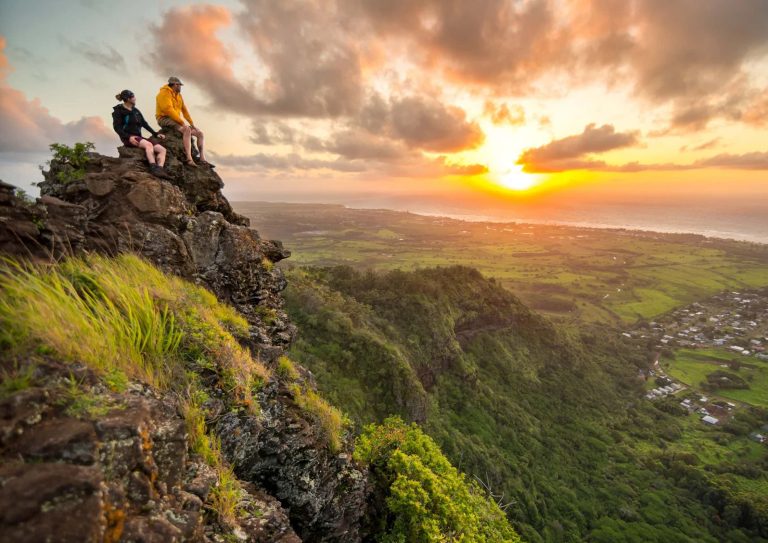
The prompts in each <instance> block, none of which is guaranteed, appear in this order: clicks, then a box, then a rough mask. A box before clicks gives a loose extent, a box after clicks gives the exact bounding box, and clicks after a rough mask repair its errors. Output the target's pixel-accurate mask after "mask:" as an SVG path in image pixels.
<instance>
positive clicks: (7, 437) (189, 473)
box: [0, 361, 299, 543]
mask: <svg viewBox="0 0 768 543" xmlns="http://www.w3.org/2000/svg"><path fill="white" fill-rule="evenodd" d="M35 371H36V373H37V376H36V377H37V379H36V381H37V382H38V383H39V386H35V387H32V388H28V389H26V390H23V391H20V392H18V393H17V394H14V395H12V396H10V397H8V398H6V399H5V400H3V401H0V445H2V449H1V450H2V462H1V463H0V541H53V540H55V541H61V542H69V541H71V542H81V541H108V542H114V541H216V540H219V539H221V537H223V535H224V534H229V533H235V534H240V535H242V536H243V537H242V539H246V540H249V541H275V542H278V541H279V542H282V543H289V542H297V541H299V539H298V537H297V536H296V534H295V533H294V532H293V530H292V528H291V527H290V524H289V522H288V519H287V517H286V514H285V511H284V510H283V508H282V507H281V506H280V504H279V502H277V500H275V499H274V498H272V497H270V496H268V495H267V494H265V493H263V492H259V491H258V490H257V489H256V488H255V487H253V486H252V485H251V488H250V490H251V491H250V492H245V493H244V494H243V497H242V499H241V503H239V504H238V507H239V510H240V511H241V513H240V515H239V516H238V519H237V520H236V523H237V525H236V526H234V527H224V526H221V525H219V524H218V523H217V522H216V521H215V520H214V519H212V518H211V515H210V514H208V513H207V512H206V511H205V510H204V508H203V504H204V503H206V502H207V501H208V500H209V498H210V494H211V492H212V490H213V486H214V483H215V482H216V476H215V474H214V473H213V471H212V469H211V468H210V467H208V466H207V465H206V464H205V463H204V462H203V461H202V459H200V458H196V457H190V456H189V455H188V454H187V442H186V433H185V427H184V421H183V419H181V418H180V417H179V416H178V414H177V412H176V406H175V404H174V402H172V401H170V400H169V398H163V397H162V396H161V395H158V394H157V393H156V392H154V391H152V390H151V389H149V388H148V387H143V386H140V385H135V386H133V387H132V389H131V390H130V391H129V392H127V393H123V394H116V393H113V392H109V391H108V390H107V389H106V388H105V387H104V386H103V385H101V384H100V383H99V380H98V379H96V378H95V376H94V375H92V374H91V373H90V372H89V371H88V370H86V369H83V368H79V367H74V368H73V367H72V366H71V365H67V366H64V365H62V364H60V363H56V362H53V361H51V362H48V363H44V364H41V365H39V366H38V367H37V368H36V370H35ZM72 379H76V380H77V383H78V392H77V394H78V396H79V397H87V398H89V400H90V402H92V403H91V404H89V405H88V406H82V405H79V404H78V403H77V401H78V399H77V397H73V396H72V394H71V393H70V391H71V390H72V389H71V385H69V383H70V382H71V380H72ZM80 395H82V396H80ZM246 490H248V488H246Z"/></svg>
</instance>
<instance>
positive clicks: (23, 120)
mask: <svg viewBox="0 0 768 543" xmlns="http://www.w3.org/2000/svg"><path fill="white" fill-rule="evenodd" d="M5 45H6V40H5V38H4V37H2V36H0V126H2V127H3V129H2V131H0V152H14V151H19V152H33V151H47V150H48V146H49V145H50V144H51V143H53V142H59V143H65V144H72V143H74V142H78V141H91V142H93V143H96V144H98V145H109V144H110V143H114V142H116V141H117V137H116V136H114V137H112V131H111V130H109V129H108V128H107V126H106V125H105V124H104V121H103V120H102V119H101V118H100V117H82V118H81V119H80V120H78V121H73V122H69V123H63V122H62V121H61V120H59V119H57V118H56V117H54V116H52V115H51V114H50V113H49V112H48V110H47V109H46V108H45V107H43V105H42V104H41V103H40V100H38V99H36V98H35V99H33V100H28V99H27V97H26V96H25V95H24V93H22V92H21V91H18V90H16V89H14V88H12V87H11V86H9V85H8V84H7V83H6V80H5V78H6V76H7V74H8V73H9V72H10V70H11V65H10V63H9V62H8V58H7V57H6V56H5Z"/></svg>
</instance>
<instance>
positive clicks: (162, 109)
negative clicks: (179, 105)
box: [157, 88, 184, 126]
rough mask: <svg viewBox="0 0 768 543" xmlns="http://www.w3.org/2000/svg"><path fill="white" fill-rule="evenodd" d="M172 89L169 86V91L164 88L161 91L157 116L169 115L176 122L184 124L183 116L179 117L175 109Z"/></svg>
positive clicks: (158, 97) (158, 98)
mask: <svg viewBox="0 0 768 543" xmlns="http://www.w3.org/2000/svg"><path fill="white" fill-rule="evenodd" d="M171 92H173V91H171V89H170V88H169V89H168V90H167V91H166V90H165V89H163V90H162V91H160V93H159V94H158V95H157V116H158V118H159V117H169V118H170V119H172V120H173V121H174V122H177V123H179V124H180V125H182V126H183V125H184V121H183V120H182V118H181V117H179V115H178V113H176V112H175V111H174V110H173V102H172V101H171Z"/></svg>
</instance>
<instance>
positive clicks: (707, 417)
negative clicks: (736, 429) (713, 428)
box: [701, 415, 720, 424]
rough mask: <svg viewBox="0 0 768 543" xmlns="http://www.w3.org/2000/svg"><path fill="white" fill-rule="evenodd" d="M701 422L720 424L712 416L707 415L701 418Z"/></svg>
mask: <svg viewBox="0 0 768 543" xmlns="http://www.w3.org/2000/svg"><path fill="white" fill-rule="evenodd" d="M701 420H702V422H705V423H707V424H717V423H718V422H720V421H718V420H717V419H716V418H715V417H712V416H710V415H705V416H703V417H701Z"/></svg>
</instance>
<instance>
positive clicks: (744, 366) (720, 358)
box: [662, 349, 768, 407]
mask: <svg viewBox="0 0 768 543" xmlns="http://www.w3.org/2000/svg"><path fill="white" fill-rule="evenodd" d="M731 360H738V361H739V362H740V363H741V367H740V368H739V369H731V368H728V367H721V366H722V365H726V366H727V363H728V362H729V361H731ZM662 365H663V366H664V367H665V368H666V371H667V373H668V374H669V375H670V376H672V377H674V378H675V379H678V380H680V381H682V382H683V383H685V384H687V385H689V386H691V387H692V388H695V389H700V384H701V383H702V382H706V380H707V375H708V374H710V373H712V372H713V371H715V370H718V369H719V370H724V371H728V372H730V373H734V374H736V375H738V376H739V377H741V378H742V379H744V380H745V381H747V383H748V384H749V388H748V389H727V388H723V389H719V390H718V391H717V392H716V393H715V395H716V396H718V397H722V398H727V399H729V400H735V401H739V402H743V403H747V404H750V405H755V406H762V407H768V363H766V362H763V361H762V360H759V359H757V358H755V357H749V356H741V355H737V354H735V353H733V352H729V351H728V350H726V349H703V350H692V349H680V350H679V351H677V352H676V353H675V359H674V360H671V361H670V360H663V361H662Z"/></svg>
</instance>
